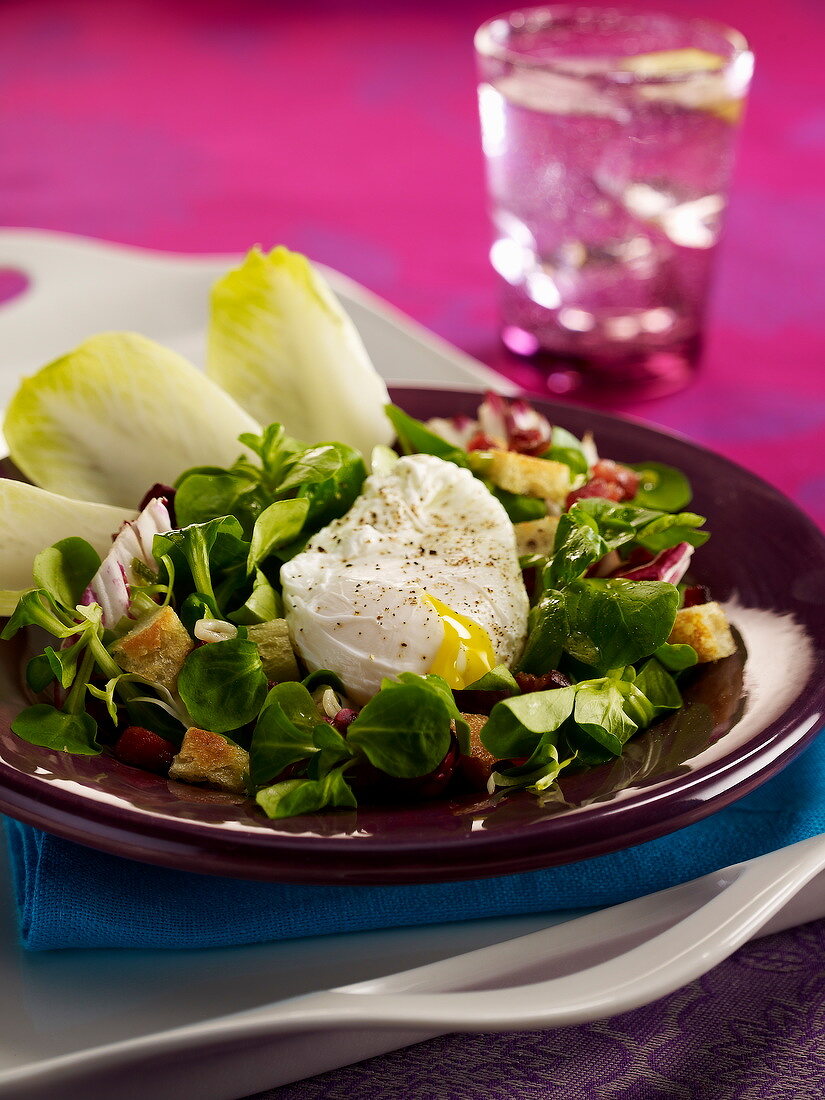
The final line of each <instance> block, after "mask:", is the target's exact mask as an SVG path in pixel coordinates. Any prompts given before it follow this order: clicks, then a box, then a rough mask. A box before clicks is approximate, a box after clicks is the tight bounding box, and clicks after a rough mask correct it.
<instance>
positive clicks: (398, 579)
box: [281, 455, 529, 703]
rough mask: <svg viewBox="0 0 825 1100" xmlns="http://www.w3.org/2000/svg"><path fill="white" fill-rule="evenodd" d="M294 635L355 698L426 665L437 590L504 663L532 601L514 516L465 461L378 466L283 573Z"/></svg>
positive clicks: (427, 458) (432, 644)
mask: <svg viewBox="0 0 825 1100" xmlns="http://www.w3.org/2000/svg"><path fill="white" fill-rule="evenodd" d="M281 582H282V585H283V594H284V606H285V613H286V618H287V621H288V623H289V627H290V633H291V635H292V639H293V643H294V645H295V647H296V649H297V651H298V652H299V653H300V655H301V657H302V658H303V660H304V662H305V663H306V665H307V667H308V668H309V669H310V670H314V669H319V668H328V669H332V670H333V671H334V672H337V673H338V675H339V676H340V677H341V679H342V680H343V681H344V683H345V685H346V686H347V689H348V692H349V694H350V696H351V697H352V699H353V700H354V701H355V702H359V703H360V702H365V701H366V700H367V699H369V698H371V696H372V695H374V694H375V693H376V692H377V691H378V689H379V688H380V686H381V680H382V678H383V677H385V676H391V677H392V676H397V675H398V673H400V672H417V673H426V672H428V671H429V670H430V667H431V666H432V664H433V661H434V660H435V657H436V654H437V653H438V650H439V648H440V646H441V644H442V642H443V640H444V626H443V622H442V620H441V618H440V617H439V615H438V613H437V612H436V610H435V609H434V608H433V607H432V606H431V605H429V604H428V603H427V602H426V601H425V600H424V599H423V598H422V597H423V595H424V593H429V594H430V595H431V596H435V597H437V599H439V600H441V601H442V602H443V603H445V604H447V605H448V607H450V608H451V609H452V610H453V611H456V612H458V613H459V614H461V615H465V616H467V617H468V618H470V619H472V620H473V621H474V622H476V623H478V624H479V625H480V626H482V627H483V628H484V629H485V630H486V631H487V633H488V635H489V637H490V641H491V643H492V646H493V650H494V652H495V657H496V661H497V662H498V663H500V664H510V663H512V661H514V660H515V658H516V657H517V656H518V655H519V653H520V651H521V649H522V647H523V644H524V639H525V637H526V633H527V615H528V611H529V601H528V598H527V592H526V590H525V588H524V583H523V580H522V576H521V571H520V569H519V565H518V555H517V551H516V539H515V534H514V531H513V525H512V523H511V522H510V519H509V517H508V516H507V513H506V512H505V510H504V508H503V507H502V505H501V504H500V502H499V501H498V500H496V498H495V497H494V496H493V495H492V494H491V493H490V492H489V491H488V490H487V488H486V487H485V486H484V485H483V484H482V483H481V482H480V481H478V480H477V479H476V478H474V477H473V475H472V474H471V473H470V472H469V470H465V469H461V468H460V467H458V466H455V465H454V464H453V463H450V462H444V461H443V460H442V459H440V458H436V457H434V456H433V455H411V456H409V457H407V458H402V459H400V461H399V462H398V463H397V464H396V465H395V467H394V468H393V470H392V472H391V473H389V474H384V475H377V474H373V475H372V476H371V477H369V478H367V480H366V481H365V483H364V489H363V492H362V494H361V496H360V497H359V498H358V499H357V500H356V502H355V504H354V505H353V507H352V508H351V509H350V511H349V512H348V513H347V514H346V515H345V516H343V517H342V518H341V519H338V520H335V521H334V522H333V523H331V524H329V526H327V527H325V528H324V529H323V530H322V531H319V532H318V534H317V535H315V536H314V537H313V538H312V539H311V540H310V542H309V543H308V544H307V547H306V549H305V550H304V551H303V552H302V553H300V554H298V555H296V556H295V557H294V558H293V559H292V560H291V561H289V562H287V563H286V564H285V565H284V566H283V568H282V570H281Z"/></svg>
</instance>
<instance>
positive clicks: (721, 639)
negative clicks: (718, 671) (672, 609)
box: [668, 601, 736, 663]
mask: <svg viewBox="0 0 825 1100" xmlns="http://www.w3.org/2000/svg"><path fill="white" fill-rule="evenodd" d="M668 641H669V642H673V643H682V644H687V645H692V646H693V648H694V649H695V650H696V653H697V655H698V657H699V661H700V663H703V662H705V661H718V660H720V659H721V658H722V657H730V656H731V655H732V654H734V653H735V652H736V642H735V641H734V639H733V635H732V634H731V632H730V626H729V625H728V620H727V616H726V615H725V612H724V611H723V610H722V608H721V607H720V606H719V604H718V603H716V602H715V601H712V602H710V603H702V604H697V605H696V606H695V607H683V608H682V610H681V611H677V612H676V622H675V623H674V624H673V630H671V632H670V637H669V638H668Z"/></svg>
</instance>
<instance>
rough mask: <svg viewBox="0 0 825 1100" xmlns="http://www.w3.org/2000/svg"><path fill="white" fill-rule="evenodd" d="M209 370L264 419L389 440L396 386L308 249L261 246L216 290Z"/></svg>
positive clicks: (321, 435) (312, 434)
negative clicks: (389, 407)
mask: <svg viewBox="0 0 825 1100" xmlns="http://www.w3.org/2000/svg"><path fill="white" fill-rule="evenodd" d="M206 371H207V374H208V375H209V376H210V377H211V378H213V379H214V380H215V381H216V382H217V383H218V384H219V385H221V386H222V387H223V388H224V389H225V390H226V391H227V393H230V394H232V396H233V397H234V398H235V400H236V401H238V402H239V403H240V404H241V405H242V406H243V407H244V408H245V409H247V410H248V411H249V412H251V413H254V415H255V416H256V417H258V418H259V419H260V420H261V421H262V422H263V423H264V424H268V423H270V422H271V421H278V422H279V423H281V424H283V425H284V426H285V427H286V430H287V431H288V432H289V433H290V435H293V436H296V437H297V438H298V439H304V440H306V441H307V442H308V443H318V442H319V441H321V440H327V439H337V440H340V441H341V442H343V443H348V444H349V445H350V446H351V447H355V448H356V449H357V450H359V451H360V452H361V453H362V454H363V455H367V456H368V455H369V454H370V452H371V450H372V448H373V447H375V446H376V445H377V444H379V443H389V442H390V441H391V439H392V435H393V432H392V428H391V427H390V425H389V423H388V421H387V418H386V416H385V415H384V411H383V410H384V405H385V404H386V403H387V400H388V398H387V387H386V385H385V384H384V381H383V379H382V378H381V377H380V376H379V375H378V373H377V372H376V370H375V368H374V367H373V365H372V363H371V361H370V358H369V356H368V355H367V351H366V349H365V347H364V345H363V343H362V342H361V338H360V336H359V335H358V333H357V331H356V329H355V326H354V325H353V323H352V321H351V320H350V319H349V317H348V316H347V315H346V313H344V311H343V309H342V308H341V305H340V303H339V302H338V299H337V298H336V297H335V295H334V294H333V293H332V291H331V290H330V288H329V286H328V285H327V283H326V281H325V280H324V279H323V278H322V277H321V275H319V273H318V272H317V271H316V270H315V269H314V268H313V267H312V265H311V264H310V263H309V261H308V260H307V259H306V257H305V256H302V255H300V254H299V253H297V252H290V251H289V250H288V249H286V248H283V247H279V248H275V249H273V250H272V251H271V252H270V253H269V254H268V255H264V253H262V252H261V250H260V249H258V248H253V249H252V251H251V252H250V253H249V254H248V255H247V257H246V259H245V260H244V262H243V264H241V266H240V267H238V268H235V269H234V270H232V271H230V272H229V273H228V274H227V275H225V276H224V277H223V278H222V279H220V280H219V281H218V282H217V283H216V284H215V287H214V289H213V291H212V315H211V321H210V325H209V341H208V351H207V361H206Z"/></svg>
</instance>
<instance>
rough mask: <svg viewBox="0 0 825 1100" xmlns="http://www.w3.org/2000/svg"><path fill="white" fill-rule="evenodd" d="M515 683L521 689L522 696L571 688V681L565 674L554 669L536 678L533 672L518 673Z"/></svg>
mask: <svg viewBox="0 0 825 1100" xmlns="http://www.w3.org/2000/svg"><path fill="white" fill-rule="evenodd" d="M515 681H516V683H517V684H518V686H519V687H520V688H521V693H522V695H529V694H530V693H531V692H533V691H547V690H548V689H549V688H562V687H570V681H569V680H568V679H567V677H566V676H565V675H564V673H563V672H557V671H556V670H555V669H552V670H551V671H550V672H544V673H542V675H541V676H534V675H533V674H532V673H531V672H517V673H516V675H515Z"/></svg>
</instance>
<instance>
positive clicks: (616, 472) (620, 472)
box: [593, 458, 641, 500]
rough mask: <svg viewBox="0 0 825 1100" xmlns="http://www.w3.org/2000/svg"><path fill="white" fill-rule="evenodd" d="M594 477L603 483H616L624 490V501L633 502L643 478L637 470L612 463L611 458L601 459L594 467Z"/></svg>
mask: <svg viewBox="0 0 825 1100" xmlns="http://www.w3.org/2000/svg"><path fill="white" fill-rule="evenodd" d="M593 477H594V478H600V479H601V480H603V481H614V482H615V483H616V484H617V485H618V486H619V487H620V488H621V489H623V490H624V493H625V495H624V497H623V499H624V500H632V499H633V497H635V496H636V493H637V492H638V491H639V482H640V480H641V478H640V477H639V475H638V474H637V473H636V471H635V470H631V469H630V467H629V466H622V465H620V464H619V463H618V462H611V460H610V459H609V458H600V459H599V461H598V462H597V463H596V465H595V466H594V467H593Z"/></svg>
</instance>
